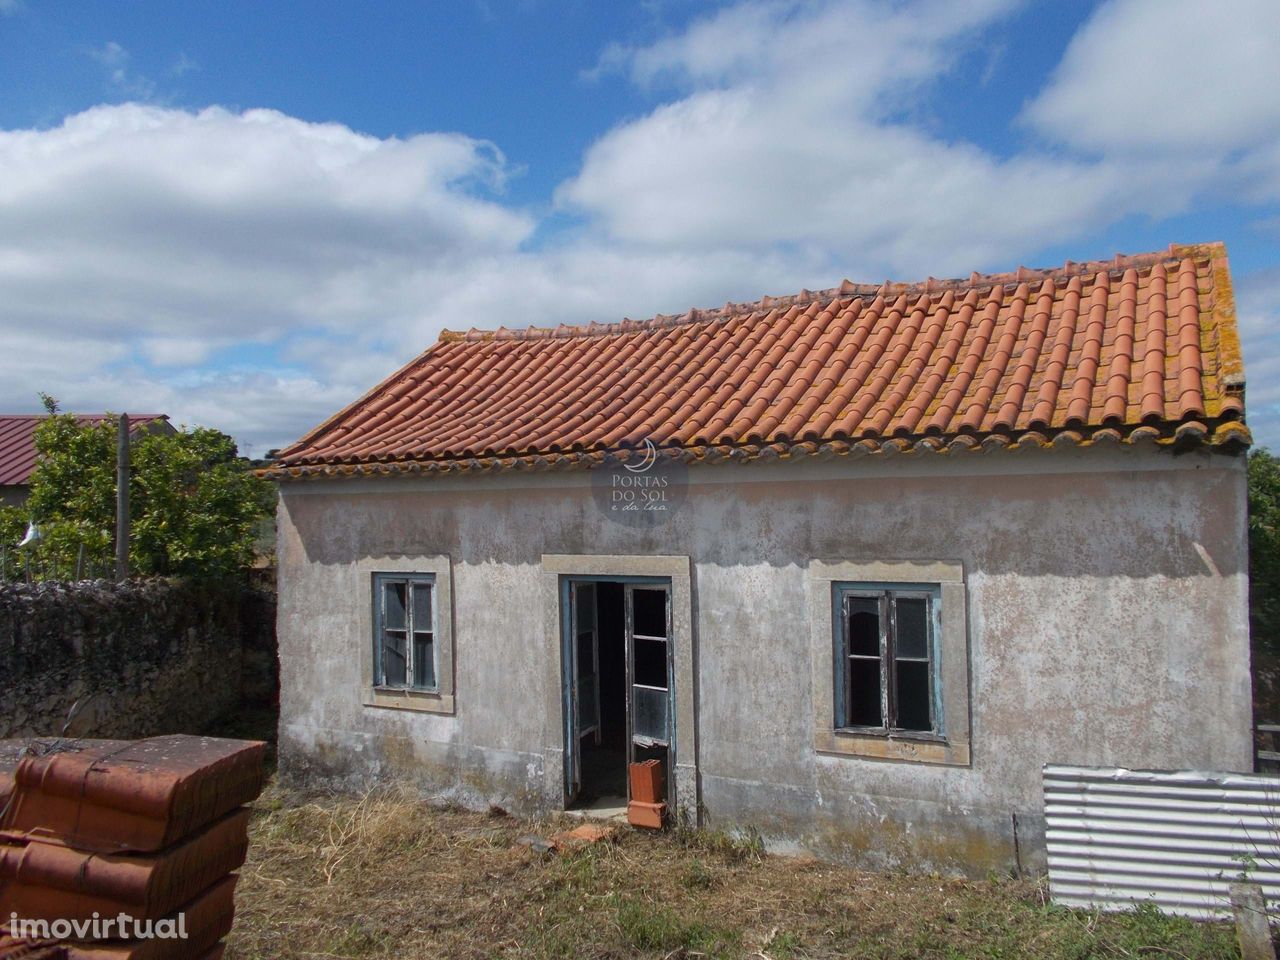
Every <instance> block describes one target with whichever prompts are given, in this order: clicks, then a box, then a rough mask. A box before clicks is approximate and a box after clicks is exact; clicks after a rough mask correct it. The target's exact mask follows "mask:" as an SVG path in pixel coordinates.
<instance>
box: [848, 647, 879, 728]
mask: <svg viewBox="0 0 1280 960" xmlns="http://www.w3.org/2000/svg"><path fill="white" fill-rule="evenodd" d="M848 662H849V688H848V690H849V693H848V697H849V702H848V703H847V704H846V708H845V712H846V713H847V715H848V718H847V720H846V723H847V725H848V726H851V727H881V726H884V717H883V714H882V713H881V711H880V659H879V658H878V657H876V658H871V657H849V658H848Z"/></svg>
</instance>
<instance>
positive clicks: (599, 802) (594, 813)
mask: <svg viewBox="0 0 1280 960" xmlns="http://www.w3.org/2000/svg"><path fill="white" fill-rule="evenodd" d="M565 814H566V816H570V817H580V818H582V819H583V820H607V821H611V822H612V821H622V822H625V821H626V819H627V798H626V797H599V798H598V799H596V800H593V801H592V802H591V803H589V804H587V805H586V806H583V807H573V808H571V809H569V810H566V811H565Z"/></svg>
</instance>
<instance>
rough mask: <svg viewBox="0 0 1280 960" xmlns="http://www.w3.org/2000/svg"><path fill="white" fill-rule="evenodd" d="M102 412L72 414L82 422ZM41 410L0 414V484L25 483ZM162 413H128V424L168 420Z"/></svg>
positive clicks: (100, 417) (33, 461)
mask: <svg viewBox="0 0 1280 960" xmlns="http://www.w3.org/2000/svg"><path fill="white" fill-rule="evenodd" d="M106 417H107V415H106V414H104V413H77V414H75V418H76V420H77V421H79V422H80V423H83V424H88V423H101V422H102V421H103V420H104V419H106ZM45 419H46V415H45V414H23V413H3V414H0V486H19V487H22V486H26V485H27V484H28V483H30V481H31V474H32V471H34V470H35V468H36V427H38V426H40V423H41V421H42V420H45ZM168 419H169V417H168V415H167V414H163V413H131V414H129V423H130V426H131V427H139V426H145V425H147V424H149V423H153V422H155V421H157V420H163V421H168Z"/></svg>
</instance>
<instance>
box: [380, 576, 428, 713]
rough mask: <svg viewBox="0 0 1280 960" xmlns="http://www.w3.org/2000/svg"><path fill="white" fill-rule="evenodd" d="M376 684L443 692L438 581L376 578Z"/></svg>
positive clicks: (386, 686)
mask: <svg viewBox="0 0 1280 960" xmlns="http://www.w3.org/2000/svg"><path fill="white" fill-rule="evenodd" d="M373 579H374V638H373V684H374V686H375V687H381V688H388V689H408V690H427V691H433V692H434V691H438V690H439V683H438V681H437V676H438V672H437V663H436V660H437V657H436V626H435V585H436V581H435V575H434V574H395V573H378V574H374V578H373Z"/></svg>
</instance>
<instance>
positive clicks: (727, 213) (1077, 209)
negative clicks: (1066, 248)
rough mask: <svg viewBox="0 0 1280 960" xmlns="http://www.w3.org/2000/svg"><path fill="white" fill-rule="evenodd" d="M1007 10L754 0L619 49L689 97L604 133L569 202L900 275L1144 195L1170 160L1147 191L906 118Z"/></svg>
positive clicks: (625, 220)
mask: <svg viewBox="0 0 1280 960" xmlns="http://www.w3.org/2000/svg"><path fill="white" fill-rule="evenodd" d="M1010 6H1011V4H1009V3H1005V2H999V0H988V2H984V3H974V4H955V3H938V2H915V3H903V4H893V5H886V4H878V3H871V2H857V0H854V2H826V3H817V2H807V3H800V2H791V3H788V2H780V0H779V2H749V3H745V4H742V5H739V6H736V7H732V8H729V9H726V10H724V11H722V12H720V13H717V14H715V15H713V16H711V17H708V18H706V19H704V20H702V21H701V22H699V23H696V24H695V25H693V26H692V27H691V28H690V29H689V30H688V31H686V32H684V33H682V34H680V35H677V36H674V37H670V38H667V39H664V40H661V41H659V42H657V43H655V44H652V45H649V46H647V47H641V48H623V47H613V48H611V49H610V50H608V51H606V53H605V55H604V57H603V58H602V61H601V66H600V69H601V70H615V71H621V72H624V73H625V74H626V75H627V76H629V77H630V78H631V79H632V80H633V81H634V82H636V83H638V84H641V85H643V86H650V87H652V86H654V85H656V84H661V83H668V84H671V85H674V86H675V87H676V88H677V89H679V90H680V91H681V96H679V98H678V99H675V100H673V101H672V102H669V103H666V104H664V105H662V106H661V107H659V108H658V109H656V110H654V111H653V112H651V113H650V114H648V115H647V116H643V117H640V118H638V119H636V120H633V121H631V122H628V123H624V124H622V125H620V126H618V127H616V128H615V129H613V130H611V131H609V132H608V133H606V134H605V135H604V136H603V137H601V138H600V139H599V140H598V141H597V142H596V143H595V144H593V145H592V146H591V148H590V149H589V150H588V152H587V154H586V156H585V158H584V161H583V165H582V169H581V171H580V172H579V173H578V175H577V176H576V177H575V178H573V179H572V180H570V181H569V182H567V183H565V184H564V185H562V187H561V189H560V190H559V193H558V200H559V202H560V203H561V204H562V205H563V206H565V207H568V208H571V209H576V210H579V211H581V212H583V213H585V214H586V215H587V216H589V217H590V218H592V220H593V222H595V223H596V224H597V225H598V226H599V227H600V229H602V230H604V231H605V232H607V233H608V235H609V236H611V237H613V238H615V239H618V240H622V241H626V242H633V243H639V244H648V245H653V246H655V247H669V246H671V245H679V246H685V247H688V248H691V249H705V248H706V247H708V246H723V245H737V246H751V247H754V248H757V249H765V248H777V247H778V246H779V245H805V244H817V245H821V246H822V247H823V248H825V249H827V250H828V251H830V252H832V253H833V254H834V255H835V256H836V257H838V258H839V259H841V260H842V261H844V262H846V263H851V264H853V265H855V266H864V267H866V268H868V269H871V270H873V271H884V272H896V273H898V274H899V275H903V274H905V275H914V274H918V273H922V272H923V273H928V272H935V271H936V272H957V271H960V272H967V271H968V270H970V269H972V268H973V267H974V266H981V265H984V264H990V263H995V262H999V261H1001V260H1003V259H1005V258H1008V257H1011V256H1019V255H1025V254H1026V253H1027V252H1028V251H1030V252H1034V250H1035V248H1036V247H1038V246H1041V245H1043V244H1044V241H1045V239H1046V238H1047V237H1049V236H1053V237H1054V238H1055V239H1056V240H1059V241H1061V240H1064V239H1069V237H1070V235H1071V234H1073V233H1078V232H1082V231H1083V230H1085V229H1086V228H1089V227H1096V226H1097V225H1098V224H1099V223H1102V222H1106V221H1107V220H1108V219H1115V218H1118V217H1120V216H1123V215H1124V214H1125V213H1127V212H1131V211H1132V210H1134V209H1137V208H1142V207H1143V206H1144V201H1143V199H1142V198H1143V196H1148V197H1150V196H1156V195H1157V194H1158V190H1157V183H1158V182H1159V181H1160V179H1161V177H1162V172H1161V171H1159V170H1148V171H1146V174H1145V176H1144V178H1143V179H1142V180H1141V181H1140V182H1141V183H1143V184H1146V186H1145V187H1143V188H1142V189H1139V190H1135V189H1134V187H1133V183H1134V178H1133V177H1132V170H1131V169H1129V168H1128V167H1126V166H1125V165H1101V164H1098V163H1095V162H1091V161H1086V160H1072V159H1064V158H1063V157H1061V156H1059V155H1055V154H1051V153H1047V152H1040V153H1035V152H1033V153H1025V154H1022V155H1018V156H1015V157H1013V158H1012V159H1008V160H1002V159H1000V158H998V157H996V156H994V155H992V154H991V153H989V152H987V151H986V150H984V149H982V148H980V147H978V146H977V145H975V144H973V143H967V142H963V141H959V142H956V141H948V140H943V139H940V138H938V137H937V136H935V135H933V134H932V133H930V132H928V131H927V130H925V129H923V128H921V127H920V126H918V125H912V124H911V123H909V122H907V121H905V120H902V119H900V118H901V117H902V116H904V115H905V116H910V115H911V113H912V106H913V105H914V104H915V103H916V102H917V101H918V100H919V99H920V98H921V97H924V96H926V95H927V93H928V91H929V90H930V89H932V86H931V85H932V84H935V83H937V82H938V81H940V80H941V79H943V78H945V77H946V76H947V74H948V72H949V71H950V69H951V68H952V67H953V66H954V65H955V63H956V61H957V59H958V58H959V57H960V56H961V55H963V54H964V53H965V52H966V51H968V50H971V49H972V48H973V46H974V45H975V44H976V43H978V42H979V38H980V31H981V29H982V28H984V27H987V26H990V25H991V23H992V22H993V21H994V20H996V19H997V18H999V17H1000V16H1002V15H1004V14H1007V13H1008V11H1009V8H1010ZM1121 199H1124V200H1125V201H1126V203H1127V205H1125V204H1124V203H1118V201H1119V200H1121Z"/></svg>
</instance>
